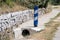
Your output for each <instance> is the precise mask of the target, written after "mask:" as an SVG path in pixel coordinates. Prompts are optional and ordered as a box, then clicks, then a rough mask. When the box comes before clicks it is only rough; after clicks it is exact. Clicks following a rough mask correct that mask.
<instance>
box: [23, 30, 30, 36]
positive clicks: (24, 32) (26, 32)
mask: <svg viewBox="0 0 60 40" xmlns="http://www.w3.org/2000/svg"><path fill="white" fill-rule="evenodd" d="M22 35H23V36H29V35H30V32H29V31H28V30H27V29H24V30H23V31H22Z"/></svg>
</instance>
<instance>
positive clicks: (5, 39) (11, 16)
mask: <svg viewBox="0 0 60 40" xmlns="http://www.w3.org/2000/svg"><path fill="white" fill-rule="evenodd" d="M38 13H39V17H40V16H41V15H43V14H44V10H43V9H39V10H38ZM33 16H34V11H33V10H25V11H18V12H12V13H8V14H4V15H1V16H0V40H13V37H14V32H13V29H14V28H16V27H18V25H21V24H22V23H24V22H26V21H28V20H31V19H33V18H34V17H33Z"/></svg>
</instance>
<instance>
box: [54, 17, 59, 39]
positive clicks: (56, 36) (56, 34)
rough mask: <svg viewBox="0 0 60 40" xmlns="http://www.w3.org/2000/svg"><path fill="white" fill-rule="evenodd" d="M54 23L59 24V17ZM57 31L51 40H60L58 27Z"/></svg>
mask: <svg viewBox="0 0 60 40" xmlns="http://www.w3.org/2000/svg"><path fill="white" fill-rule="evenodd" d="M54 21H57V22H60V16H59V17H58V18H57V19H56V20H54ZM57 29H58V30H57V31H56V33H55V37H54V38H53V40H60V26H59V27H58V28H57Z"/></svg>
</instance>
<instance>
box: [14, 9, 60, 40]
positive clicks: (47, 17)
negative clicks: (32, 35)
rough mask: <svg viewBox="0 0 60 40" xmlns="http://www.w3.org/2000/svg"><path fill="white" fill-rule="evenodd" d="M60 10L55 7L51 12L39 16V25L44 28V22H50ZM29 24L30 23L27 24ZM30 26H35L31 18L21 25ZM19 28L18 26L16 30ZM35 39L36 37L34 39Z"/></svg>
mask: <svg viewBox="0 0 60 40" xmlns="http://www.w3.org/2000/svg"><path fill="white" fill-rule="evenodd" d="M59 12H60V10H57V9H53V11H52V12H51V13H49V14H46V15H44V16H42V17H40V18H39V23H38V26H39V27H40V28H44V24H45V23H47V22H49V21H50V19H51V18H54V17H55V16H56V15H57V14H58V13H59ZM27 24H28V25H27ZM26 26H27V27H28V26H29V27H30V26H33V20H30V21H27V22H25V23H23V24H22V25H20V27H26ZM17 29H18V30H19V28H16V29H14V30H17ZM33 40H34V39H33Z"/></svg>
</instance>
